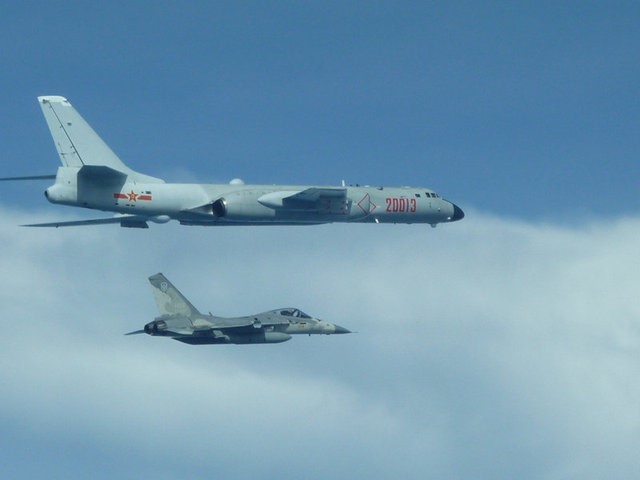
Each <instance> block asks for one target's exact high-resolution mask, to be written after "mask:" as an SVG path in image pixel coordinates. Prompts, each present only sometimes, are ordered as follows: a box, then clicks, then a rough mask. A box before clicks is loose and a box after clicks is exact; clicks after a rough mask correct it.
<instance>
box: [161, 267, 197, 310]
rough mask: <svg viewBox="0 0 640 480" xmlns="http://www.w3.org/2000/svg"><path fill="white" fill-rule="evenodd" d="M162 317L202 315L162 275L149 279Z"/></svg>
mask: <svg viewBox="0 0 640 480" xmlns="http://www.w3.org/2000/svg"><path fill="white" fill-rule="evenodd" d="M149 282H150V283H151V286H152V288H153V297H154V298H155V301H156V305H157V306H158V311H159V312H160V315H184V316H186V317H189V318H191V317H192V316H194V315H202V314H201V313H200V312H199V311H198V309H197V308H196V307H194V306H193V305H192V304H191V302H190V301H189V300H187V299H186V297H185V296H184V295H182V293H180V291H179V290H178V289H177V288H176V287H174V286H173V285H172V284H171V282H170V281H169V280H168V279H167V277H165V276H164V275H163V274H162V273H156V274H155V275H152V276H150V277H149Z"/></svg>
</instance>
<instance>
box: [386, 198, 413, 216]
mask: <svg viewBox="0 0 640 480" xmlns="http://www.w3.org/2000/svg"><path fill="white" fill-rule="evenodd" d="M385 200H386V202H387V212H393V213H397V212H409V213H414V212H415V211H416V210H417V204H416V199H415V198H397V197H387V198H386V199H385Z"/></svg>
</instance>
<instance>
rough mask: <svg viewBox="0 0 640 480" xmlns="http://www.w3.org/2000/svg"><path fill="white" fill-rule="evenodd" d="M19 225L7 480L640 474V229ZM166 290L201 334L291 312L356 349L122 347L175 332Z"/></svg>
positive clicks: (1, 352) (8, 317)
mask: <svg viewBox="0 0 640 480" xmlns="http://www.w3.org/2000/svg"><path fill="white" fill-rule="evenodd" d="M51 212H52V213H50V214H49V215H53V216H54V217H55V218H56V219H61V218H62V216H61V215H60V214H61V213H64V214H66V215H69V216H70V217H74V215H75V216H77V213H78V211H70V210H69V211H65V210H64V209H55V211H53V210H52V211H51ZM0 214H1V219H0V229H1V230H0V242H1V245H2V248H1V249H0V267H1V271H2V273H3V275H2V281H1V292H2V294H1V295H2V300H3V301H2V304H3V305H4V307H5V309H4V315H3V322H4V329H3V335H2V336H1V337H0V359H1V360H2V363H1V366H2V368H1V369H0V383H1V384H2V392H3V393H2V396H1V397H0V412H1V413H0V438H1V440H0V466H1V469H2V471H4V472H6V473H5V474H7V475H8V477H7V478H34V477H41V478H42V477H46V478H87V477H90V478H150V477H152V476H153V477H155V478H195V477H200V478H201V477H202V476H204V475H210V474H214V473H215V475H216V476H217V477H220V478H230V477H231V478H308V479H312V478H380V479H387V478H390V477H397V478H415V479H423V478H432V477H438V478H450V479H457V478H460V479H463V478H465V479H466V478H505V479H506V478H509V479H511V478H525V479H526V478H531V479H560V478H605V477H606V478H608V479H611V478H634V477H637V476H638V474H640V461H639V460H638V456H637V451H638V447H639V446H640V410H639V409H638V405H640V386H639V383H638V381H637V379H638V378H640V361H639V360H640V355H639V351H640V350H639V348H640V322H639V320H638V319H639V318H640V303H639V302H638V296H637V289H638V285H639V284H640V272H639V270H638V265H640V244H639V243H638V238H640V220H639V219H637V218H622V219H617V220H602V221H600V222H597V223H593V224H589V225H579V226H576V225H573V226H569V227H564V226H558V225H545V224H528V223H524V222H520V221H514V220H509V219H502V218H496V217H489V216H484V215H481V214H478V213H473V212H471V213H470V214H469V215H468V217H467V218H466V219H465V220H464V221H463V222H460V223H459V224H455V225H444V226H440V227H439V228H437V229H436V230H431V229H430V228H427V229H425V228H424V227H422V226H402V225H397V226H375V225H364V226H358V225H329V226H320V227H301V228H250V227H239V228H228V229H224V228H219V229H218V228H211V229H207V228H198V227H179V226H177V225H165V226H155V225H152V226H151V229H150V230H148V231H137V230H128V229H119V228H112V227H93V228H82V229H53V230H47V229H25V228H19V227H16V226H15V225H17V224H19V223H24V222H25V221H27V220H29V221H31V220H34V219H33V218H28V219H27V214H26V213H24V212H22V213H20V214H16V213H12V212H10V211H8V210H7V209H6V208H0ZM34 221H35V220H34ZM158 271H162V272H163V273H165V274H166V275H167V276H168V277H169V278H170V279H171V280H172V281H173V282H174V283H175V284H176V286H177V287H178V288H179V289H181V290H182V291H183V293H185V294H186V295H187V296H188V297H189V298H190V299H191V301H192V302H193V303H194V304H195V305H196V306H197V307H199V308H200V309H202V310H203V311H207V310H211V311H212V312H214V313H217V314H220V315H230V316H231V315H241V314H247V313H253V312H259V311H263V310H267V309H271V308H277V307H281V306H287V305H292V306H297V307H299V308H302V309H303V310H305V311H307V312H308V313H310V314H312V315H315V316H318V317H320V318H324V319H326V320H329V321H333V322H336V323H338V324H340V325H342V326H345V327H347V328H349V329H352V330H355V331H357V332H358V333H356V334H352V335H341V336H334V337H330V336H329V337H327V336H314V337H304V336H303V337H294V338H293V340H292V341H290V342H287V343H284V344H280V345H256V346H202V347H194V346H187V345H183V344H180V343H178V342H173V341H170V340H166V339H160V338H151V337H148V336H145V335H139V336H135V337H125V336H123V335H122V334H123V333H125V332H127V331H131V330H135V329H138V328H140V327H141V326H142V325H144V323H146V322H148V321H150V320H151V319H152V318H153V316H154V315H155V305H154V303H153V299H152V297H151V292H150V289H149V287H148V285H147V281H146V277H148V276H149V275H151V274H153V273H156V272H158Z"/></svg>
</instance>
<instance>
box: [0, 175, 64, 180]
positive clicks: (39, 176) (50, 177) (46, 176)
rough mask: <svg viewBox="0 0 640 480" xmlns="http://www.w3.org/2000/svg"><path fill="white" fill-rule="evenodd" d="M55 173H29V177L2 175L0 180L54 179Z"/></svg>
mask: <svg viewBox="0 0 640 480" xmlns="http://www.w3.org/2000/svg"><path fill="white" fill-rule="evenodd" d="M55 178H56V176H55V175H31V176H29V177H2V178H0V181H2V182H8V181H12V180H54V179H55Z"/></svg>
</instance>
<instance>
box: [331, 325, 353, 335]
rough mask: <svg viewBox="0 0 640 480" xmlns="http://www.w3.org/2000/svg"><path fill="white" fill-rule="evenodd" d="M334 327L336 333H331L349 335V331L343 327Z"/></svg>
mask: <svg viewBox="0 0 640 480" xmlns="http://www.w3.org/2000/svg"><path fill="white" fill-rule="evenodd" d="M335 327H336V331H335V332H333V333H351V330H347V329H346V328H344V327H341V326H340V325H335Z"/></svg>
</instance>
